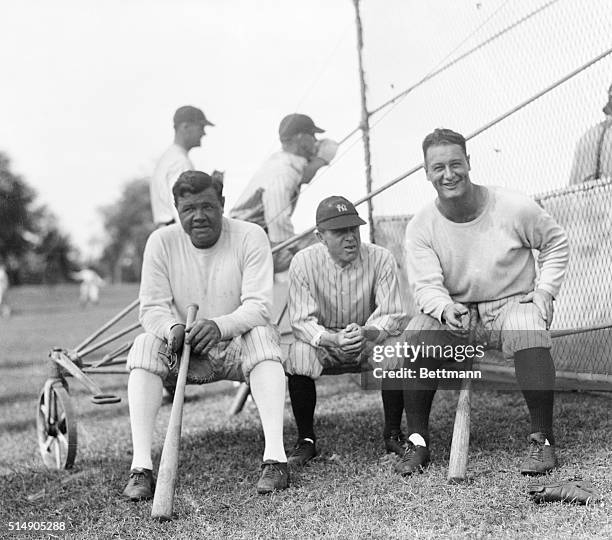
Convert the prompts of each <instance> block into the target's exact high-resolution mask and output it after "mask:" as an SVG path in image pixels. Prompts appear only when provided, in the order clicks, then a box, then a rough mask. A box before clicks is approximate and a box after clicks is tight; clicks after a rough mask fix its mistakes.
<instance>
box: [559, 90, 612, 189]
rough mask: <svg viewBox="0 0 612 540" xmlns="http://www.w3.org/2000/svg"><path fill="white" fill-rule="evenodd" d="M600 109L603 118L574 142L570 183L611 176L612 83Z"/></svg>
mask: <svg viewBox="0 0 612 540" xmlns="http://www.w3.org/2000/svg"><path fill="white" fill-rule="evenodd" d="M602 110H603V113H604V115H605V118H604V119H603V120H602V121H601V122H599V123H597V124H595V125H594V126H592V127H591V128H589V129H588V130H587V132H586V133H585V134H584V135H583V136H582V137H581V138H580V139H579V141H578V143H577V144H576V150H575V151H574V162H573V164H572V171H571V173H570V181H569V183H570V185H574V184H580V183H582V182H587V181H588V180H594V179H598V178H603V177H608V178H612V84H611V85H610V87H609V88H608V101H607V103H606V104H605V105H604V106H603V109H602Z"/></svg>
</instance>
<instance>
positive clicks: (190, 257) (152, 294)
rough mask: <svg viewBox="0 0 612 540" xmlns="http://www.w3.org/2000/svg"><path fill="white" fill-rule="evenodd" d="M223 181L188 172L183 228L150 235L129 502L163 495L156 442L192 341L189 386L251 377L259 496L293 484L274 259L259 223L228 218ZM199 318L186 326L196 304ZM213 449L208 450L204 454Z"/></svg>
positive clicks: (133, 392)
mask: <svg viewBox="0 0 612 540" xmlns="http://www.w3.org/2000/svg"><path fill="white" fill-rule="evenodd" d="M222 189H223V184H222V183H221V182H220V181H218V180H215V179H212V178H211V177H210V176H209V175H207V174H205V173H203V172H199V171H186V172H184V173H182V174H181V175H180V177H179V179H178V180H177V182H176V183H175V184H174V187H173V192H174V199H175V202H176V206H177V209H178V213H179V218H180V224H178V223H177V224H174V225H170V226H168V227H162V228H160V229H157V230H156V231H154V232H153V233H152V234H151V236H150V237H149V239H148V241H147V244H146V247H145V252H144V259H143V265H142V280H141V283H140V322H141V324H142V327H143V328H144V330H145V333H144V334H141V335H139V336H137V337H136V339H135V341H134V345H133V346H132V348H131V349H130V352H129V355H128V359H127V364H126V366H127V369H128V370H130V376H129V381H128V401H129V406H130V422H131V427H132V442H133V450H134V451H133V457H132V467H131V471H130V480H129V482H128V485H127V486H126V488H125V490H124V492H123V493H124V496H125V497H127V498H129V499H133V500H136V499H146V498H150V497H152V495H153V475H152V468H153V467H152V460H151V445H152V439H153V430H154V427H155V419H156V417H157V413H158V410H159V407H160V404H161V399H162V381H163V380H164V379H165V378H167V377H168V375H169V372H170V367H171V365H172V364H174V359H175V357H176V355H177V354H178V355H180V351H181V349H182V346H183V342H184V341H186V342H188V343H190V344H191V353H192V357H191V361H190V363H189V375H188V381H190V380H191V381H193V382H212V381H214V380H219V379H233V380H237V379H238V380H247V381H248V382H249V383H250V387H251V392H252V395H253V399H254V400H255V403H256V404H257V409H258V411H259V417H260V419H261V424H262V428H263V433H264V439H265V449H264V456H263V459H264V463H263V465H262V473H261V477H260V479H259V482H258V484H257V491H258V492H259V493H268V492H271V491H274V490H277V489H284V488H286V487H288V485H289V477H288V474H287V458H286V455H285V450H284V448H283V410H284V403H285V374H284V371H283V367H282V364H281V351H280V344H279V335H278V331H277V330H276V329H275V328H274V327H273V325H271V324H270V309H271V306H272V254H271V253H270V245H269V243H268V239H267V238H266V235H265V234H264V232H263V231H262V230H261V228H260V227H257V226H255V225H253V224H251V223H245V222H243V221H237V220H233V219H228V218H225V217H223V205H224V198H223V194H222ZM192 303H196V304H198V306H199V311H198V319H197V320H196V321H195V323H194V325H193V326H192V327H191V328H185V327H184V322H185V320H186V313H187V306H188V305H189V304H192ZM202 451H204V450H202Z"/></svg>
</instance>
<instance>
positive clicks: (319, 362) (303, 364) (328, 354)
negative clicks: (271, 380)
mask: <svg viewBox="0 0 612 540" xmlns="http://www.w3.org/2000/svg"><path fill="white" fill-rule="evenodd" d="M400 338H401V336H394V337H388V338H386V339H385V340H384V341H382V342H381V343H380V344H378V346H380V347H384V346H385V345H393V344H395V343H397V342H398V341H399V340H400ZM374 346H375V344H374V343H372V342H371V341H368V342H366V346H365V348H364V350H363V351H362V352H361V354H360V355H359V356H358V357H356V358H355V359H354V360H347V359H344V358H343V357H342V352H341V351H340V350H339V349H331V348H327V347H314V346H313V345H311V344H310V343H306V342H305V341H300V340H296V341H295V342H294V343H292V344H291V345H290V347H289V354H288V357H287V360H286V362H285V366H284V367H285V373H287V375H305V376H307V377H310V378H311V379H318V378H319V377H320V376H321V375H322V374H324V375H339V374H341V373H361V372H363V371H370V370H371V369H373V368H375V367H377V368H382V369H384V370H391V369H400V368H401V367H402V365H403V358H401V357H399V356H398V357H396V356H393V357H386V356H385V357H384V358H383V359H382V361H379V362H375V361H374V360H373V359H372V352H373V349H374Z"/></svg>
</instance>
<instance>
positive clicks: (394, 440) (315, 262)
mask: <svg viewBox="0 0 612 540" xmlns="http://www.w3.org/2000/svg"><path fill="white" fill-rule="evenodd" d="M316 223H317V231H316V233H315V234H316V236H317V238H318V239H319V241H320V243H319V244H316V245H313V246H310V247H308V248H306V249H303V250H302V251H299V252H298V253H297V254H296V255H295V257H294V258H293V260H292V261H291V266H290V267H289V318H290V321H291V328H292V330H293V335H294V337H295V342H294V343H293V344H292V345H291V346H290V349H289V355H288V358H287V361H286V363H285V371H286V372H287V375H288V377H289V395H290V396H291V406H292V408H293V413H294V416H295V421H296V423H297V428H298V441H297V443H296V445H295V447H294V449H293V452H292V453H291V454H290V456H289V463H292V464H297V465H303V464H305V463H306V462H307V461H309V460H310V459H312V458H313V457H315V456H316V455H317V448H316V436H315V433H314V427H313V421H314V410H315V405H316V388H315V379H317V378H318V377H319V376H320V375H321V374H322V373H329V374H334V373H345V372H356V371H363V370H367V369H371V367H372V366H370V364H369V363H370V362H371V361H372V350H373V347H374V345H377V344H384V343H387V341H388V340H389V339H391V340H392V341H393V342H396V341H397V337H395V338H392V337H391V336H399V335H400V334H401V332H402V330H403V329H404V327H405V325H406V321H407V318H406V315H405V313H404V312H403V310H402V305H401V299H400V294H399V289H398V281H397V269H396V268H397V265H396V263H395V259H394V258H393V255H392V254H391V253H390V252H389V251H388V250H387V249H385V248H383V247H380V246H375V245H372V244H366V243H361V240H360V237H359V226H360V225H363V224H364V223H365V222H364V221H363V220H362V219H361V218H360V217H359V215H358V214H357V211H356V210H355V207H354V206H353V205H352V204H351V203H350V202H349V201H348V200H347V199H345V198H344V197H338V196H334V197H328V198H327V199H325V200H323V201H322V202H321V203H320V204H319V206H318V208H317V214H316ZM399 362H400V360H399V359H398V358H389V359H387V361H386V364H385V365H380V364H377V366H378V367H382V368H384V369H386V370H391V369H399V368H401V365H400V363H399ZM388 386H389V384H387V383H386V382H384V381H383V387H382V398H383V408H384V415H385V427H384V433H383V437H384V442H385V446H386V449H387V451H389V452H396V453H398V454H402V453H403V450H404V447H403V445H404V438H403V436H402V434H401V431H400V424H401V421H402V414H403V396H402V390H401V389H399V390H397V389H391V388H388Z"/></svg>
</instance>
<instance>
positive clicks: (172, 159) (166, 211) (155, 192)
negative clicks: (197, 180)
mask: <svg viewBox="0 0 612 540" xmlns="http://www.w3.org/2000/svg"><path fill="white" fill-rule="evenodd" d="M206 126H214V124H213V123H212V122H210V121H209V120H208V119H207V118H206V116H205V115H204V113H203V112H202V111H201V110H200V109H198V108H197V107H192V106H191V105H185V106H184V107H179V108H178V109H177V110H176V112H175V113H174V142H173V143H172V145H171V146H170V147H169V148H168V149H167V150H166V151H165V152H164V153H163V155H162V156H161V158H160V159H159V161H158V162H157V166H156V167H155V171H154V172H153V176H152V178H151V184H150V193H151V209H152V211H153V221H154V223H155V225H156V226H157V227H161V226H164V225H170V224H172V223H175V222H177V221H178V214H177V212H176V207H175V206H174V201H173V197H172V186H173V185H174V182H176V180H177V178H178V177H179V175H180V174H181V173H182V172H184V171H191V170H193V168H194V167H193V163H192V162H191V160H190V159H189V155H188V152H189V150H191V149H192V148H194V147H196V146H200V145H201V144H202V137H204V135H206V132H205V129H206Z"/></svg>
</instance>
